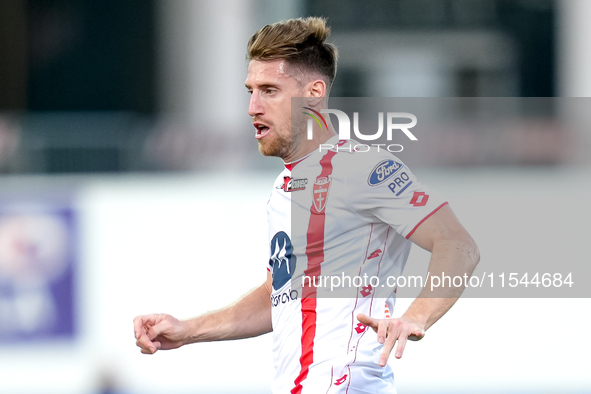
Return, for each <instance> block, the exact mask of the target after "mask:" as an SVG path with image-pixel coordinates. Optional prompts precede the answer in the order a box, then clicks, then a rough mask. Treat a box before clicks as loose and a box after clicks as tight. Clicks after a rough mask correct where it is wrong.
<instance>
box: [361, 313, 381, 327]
mask: <svg viewBox="0 0 591 394" xmlns="http://www.w3.org/2000/svg"><path fill="white" fill-rule="evenodd" d="M357 320H359V322H360V323H363V324H365V325H366V326H369V327H371V328H373V329H374V330H377V329H378V320H377V319H374V318H373V317H369V316H367V315H364V314H363V313H360V314H358V315H357Z"/></svg>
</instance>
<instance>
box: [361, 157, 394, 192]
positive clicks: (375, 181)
mask: <svg viewBox="0 0 591 394" xmlns="http://www.w3.org/2000/svg"><path fill="white" fill-rule="evenodd" d="M401 168H402V164H400V163H398V162H396V161H394V160H384V161H382V162H381V163H380V164H378V165H377V166H375V168H374V169H373V171H372V172H371V174H369V178H367V183H369V185H370V186H377V185H379V184H381V183H384V182H385V181H386V180H388V179H389V178H390V177H391V176H392V175H394V174H396V172H397V171H398V170H400V169H401Z"/></svg>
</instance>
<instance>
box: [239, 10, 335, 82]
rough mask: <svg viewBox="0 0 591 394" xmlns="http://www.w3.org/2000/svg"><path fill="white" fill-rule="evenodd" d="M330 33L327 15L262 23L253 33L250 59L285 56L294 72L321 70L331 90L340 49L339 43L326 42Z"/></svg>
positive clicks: (249, 48)
mask: <svg viewBox="0 0 591 394" xmlns="http://www.w3.org/2000/svg"><path fill="white" fill-rule="evenodd" d="M329 35H330V27H328V26H326V19H324V18H318V17H308V18H298V19H289V20H286V21H281V22H277V23H274V24H272V25H267V26H265V27H263V28H262V29H261V30H259V31H257V32H256V33H254V34H253V35H252V37H250V40H248V54H247V59H248V60H260V61H271V60H279V59H284V60H286V61H287V64H288V68H292V72H293V71H295V72H296V73H300V74H304V73H307V74H320V75H321V76H322V77H323V79H324V80H325V82H326V84H327V89H328V90H330V87H331V86H332V82H333V81H334V78H335V76H336V73H337V59H338V51H337V48H336V46H334V45H333V44H331V43H326V42H325V41H326V39H327V38H328V36H329ZM288 72H289V71H288ZM296 79H298V78H297V76H296ZM300 82H301V81H300Z"/></svg>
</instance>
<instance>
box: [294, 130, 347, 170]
mask: <svg viewBox="0 0 591 394" xmlns="http://www.w3.org/2000/svg"><path fill="white" fill-rule="evenodd" d="M336 134H337V133H336V132H335V130H334V128H333V127H332V124H330V123H329V125H328V130H326V129H324V130H314V138H312V139H311V140H309V139H307V138H306V137H307V135H306V134H305V133H302V134H301V135H300V137H301V138H300V139H299V141H297V142H298V143H297V145H296V147H295V148H294V149H293V151H292V152H289V156H288V157H284V158H282V159H283V162H284V163H285V164H289V163H294V162H296V161H299V160H300V159H302V158H303V157H305V156H307V155H309V154H310V153H312V152H313V151H315V150H317V149H318V147H319V146H320V145H322V144H324V143H325V142H326V141H328V140H329V139H331V138H332V137H333V136H335V135H336Z"/></svg>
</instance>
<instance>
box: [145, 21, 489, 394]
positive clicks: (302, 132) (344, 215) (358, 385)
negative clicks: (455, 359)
mask: <svg viewBox="0 0 591 394" xmlns="http://www.w3.org/2000/svg"><path fill="white" fill-rule="evenodd" d="M329 32H330V29H329V28H328V27H327V26H326V24H325V20H324V19H321V18H312V17H311V18H306V19H293V20H288V21H283V22H279V23H275V24H273V25H268V26H265V27H264V28H262V29H261V30H259V31H258V32H256V33H255V34H254V35H253V36H252V37H251V38H250V40H249V42H248V59H249V65H248V75H247V78H246V88H247V89H248V91H249V93H250V94H251V99H250V106H249V114H250V115H251V116H252V118H253V125H254V127H255V137H256V139H257V141H258V144H259V150H260V152H261V153H262V154H263V155H266V156H278V157H280V158H281V159H283V161H284V163H285V168H284V170H283V171H282V173H281V174H280V175H279V176H278V178H277V180H276V181H275V183H274V185H273V189H272V194H271V197H270V200H269V203H268V207H267V211H268V218H269V253H270V259H269V264H268V266H267V269H268V274H267V280H266V282H265V283H263V284H262V285H260V286H259V287H258V288H256V289H255V290H253V291H252V292H251V293H249V294H247V295H246V296H244V297H243V298H242V299H240V300H239V301H238V302H237V303H235V304H233V305H231V306H229V307H227V308H225V309H222V310H219V311H216V312H211V313H208V314H205V315H203V316H199V317H196V318H193V319H190V320H184V321H180V320H177V319H175V318H174V317H172V316H170V315H166V314H154V315H145V316H138V317H136V318H135V319H134V331H135V337H136V340H137V342H136V343H137V346H139V347H140V348H141V351H142V353H146V354H152V353H155V352H157V351H158V350H160V349H162V350H167V349H175V348H178V347H180V346H183V345H186V344H190V343H197V342H208V341H221V340H230V339H241V338H249V337H254V336H258V335H261V334H265V333H268V332H271V331H272V332H273V353H274V360H275V368H276V375H275V379H274V381H273V384H272V389H273V392H274V393H288V392H290V393H320V392H322V393H341V392H343V393H344V392H347V393H394V392H395V388H394V377H393V372H392V370H391V368H390V367H389V366H388V364H387V360H388V358H389V356H390V353H391V352H392V350H393V349H394V347H395V346H396V350H395V357H396V358H400V357H402V355H403V352H404V349H405V345H406V342H407V340H408V339H410V340H419V339H421V338H422V337H423V336H424V335H425V332H426V331H427V329H428V328H429V327H430V326H431V325H433V324H434V323H435V322H436V321H437V320H438V319H439V318H440V317H441V316H442V315H443V314H445V313H446V312H447V310H448V309H449V308H450V307H451V306H452V305H453V304H454V303H455V301H456V300H457V299H458V297H459V296H460V295H461V293H462V291H463V287H457V288H456V287H445V288H444V287H441V288H436V289H434V290H431V289H430V288H427V287H425V288H424V289H423V290H422V292H421V295H420V296H419V297H418V298H417V299H416V300H415V301H414V302H413V303H412V304H411V306H410V307H409V308H408V310H407V311H406V312H405V313H404V314H403V315H402V316H401V317H399V318H390V312H389V311H392V310H393V307H394V299H395V293H394V291H395V289H392V288H390V289H388V291H389V293H388V294H385V295H384V294H378V289H376V288H375V286H371V285H367V283H364V284H363V285H361V286H357V287H355V285H354V286H353V290H352V292H351V293H348V295H349V296H348V297H344V298H329V297H321V296H320V293H321V292H322V290H320V289H319V288H318V287H317V286H318V283H317V282H316V280H317V279H320V278H321V277H331V276H338V275H340V274H341V273H345V272H346V273H347V274H350V273H354V274H355V275H358V276H359V277H361V276H364V275H366V276H370V277H371V276H379V277H384V276H385V275H388V276H394V277H396V276H399V275H400V274H401V273H402V269H403V268H404V264H405V262H406V259H407V257H408V254H409V251H410V246H411V244H412V243H415V244H417V245H419V246H420V247H422V248H424V249H427V250H429V251H431V253H432V255H431V261H430V264H429V272H430V274H431V275H438V274H442V273H443V272H445V274H446V275H451V276H453V275H457V276H463V275H464V274H467V275H468V276H469V275H470V274H471V273H472V271H473V269H474V267H475V266H476V264H477V263H478V260H479V252H478V248H477V247H476V245H475V243H474V241H473V240H472V238H471V237H470V235H469V234H468V233H467V232H466V230H465V229H464V228H463V227H462V225H461V224H460V223H459V222H458V220H457V218H456V217H455V215H454V214H453V212H452V210H451V208H450V207H449V205H448V204H447V202H446V201H445V200H443V199H442V198H441V197H440V196H439V195H438V194H437V193H435V192H434V191H433V190H431V189H429V188H427V187H426V186H425V185H423V184H421V183H420V182H419V181H418V180H417V179H416V177H415V176H414V175H413V174H412V173H411V171H410V170H409V169H408V167H407V166H406V165H404V164H403V163H402V162H401V161H400V160H399V159H398V158H396V157H395V156H393V155H391V154H390V153H388V152H384V151H383V150H382V151H381V152H378V151H377V150H371V151H370V152H356V151H355V150H354V149H351V147H352V146H353V145H354V144H355V142H354V141H340V140H339V139H338V137H337V136H336V133H335V132H334V129H333V128H332V126H331V125H329V123H328V122H327V123H326V124H325V127H322V125H320V126H316V125H315V126H314V129H313V138H312V139H308V138H307V133H306V128H305V127H303V126H301V125H300V126H301V127H300V126H298V124H299V123H298V122H295V126H294V127H292V116H293V117H294V119H295V117H296V116H300V117H301V116H302V115H301V114H300V115H296V114H292V111H291V105H292V104H291V103H292V101H291V99H292V98H293V97H302V98H304V99H305V100H306V104H307V108H308V109H309V110H310V111H312V112H314V111H316V112H318V110H319V109H321V108H326V107H325V106H326V105H327V97H328V95H329V91H330V87H331V85H332V82H333V80H334V78H335V75H336V68H337V50H336V48H335V47H334V46H333V45H332V44H329V43H326V39H327V38H328V35H329ZM301 123H302V124H305V120H304V121H303V122H301ZM320 144H325V145H326V146H332V147H333V148H334V149H326V150H324V151H322V150H319V149H318V148H319V146H320ZM369 328H372V329H373V331H372V330H369ZM396 343H397V345H396Z"/></svg>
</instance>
